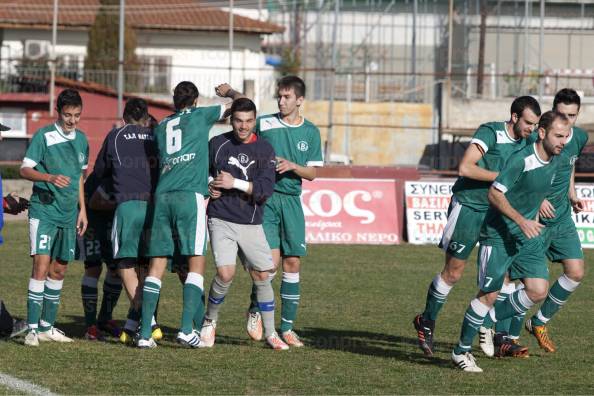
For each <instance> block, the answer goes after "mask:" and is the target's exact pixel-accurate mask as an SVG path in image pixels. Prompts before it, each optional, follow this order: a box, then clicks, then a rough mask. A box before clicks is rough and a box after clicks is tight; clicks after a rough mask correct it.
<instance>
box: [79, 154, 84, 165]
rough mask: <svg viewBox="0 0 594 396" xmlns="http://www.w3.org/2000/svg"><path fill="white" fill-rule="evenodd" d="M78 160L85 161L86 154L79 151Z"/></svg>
mask: <svg viewBox="0 0 594 396" xmlns="http://www.w3.org/2000/svg"><path fill="white" fill-rule="evenodd" d="M78 162H79V163H81V164H84V163H85V155H84V154H83V153H78Z"/></svg>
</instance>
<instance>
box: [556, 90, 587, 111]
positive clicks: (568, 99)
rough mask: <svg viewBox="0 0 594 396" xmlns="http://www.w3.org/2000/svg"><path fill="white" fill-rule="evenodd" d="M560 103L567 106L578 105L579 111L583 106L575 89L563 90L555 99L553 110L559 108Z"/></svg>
mask: <svg viewBox="0 0 594 396" xmlns="http://www.w3.org/2000/svg"><path fill="white" fill-rule="evenodd" d="M559 103H563V104H566V105H571V104H576V105H577V106H578V109H579V108H580V106H581V105H582V100H581V99H580V95H578V93H577V92H576V91H575V89H571V88H563V89H562V90H560V91H559V92H557V94H556V95H555V99H553V110H555V109H556V108H557V105H558V104H559Z"/></svg>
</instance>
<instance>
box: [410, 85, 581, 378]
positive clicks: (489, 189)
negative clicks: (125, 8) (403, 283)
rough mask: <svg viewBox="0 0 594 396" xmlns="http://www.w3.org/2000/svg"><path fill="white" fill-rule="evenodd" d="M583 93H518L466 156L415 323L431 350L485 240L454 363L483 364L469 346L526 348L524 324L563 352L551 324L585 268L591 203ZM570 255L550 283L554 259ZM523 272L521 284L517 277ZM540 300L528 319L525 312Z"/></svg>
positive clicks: (507, 350) (495, 350)
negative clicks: (585, 188)
mask: <svg viewBox="0 0 594 396" xmlns="http://www.w3.org/2000/svg"><path fill="white" fill-rule="evenodd" d="M580 104H581V101H580V97H579V95H578V94H577V93H576V91H574V90H573V89H567V88H565V89H562V90H560V91H559V92H558V93H557V94H556V95H555V98H554V100H553V109H552V110H551V111H547V112H545V113H543V114H542V115H541V110H540V106H539V104H538V102H537V101H536V100H535V99H533V98H532V97H530V96H522V97H519V98H516V99H515V100H514V101H513V103H512V105H511V111H510V113H511V117H510V119H509V121H506V122H491V123H487V124H483V125H481V126H480V127H479V128H478V130H477V131H476V132H475V134H474V136H473V138H472V140H471V142H470V145H469V147H468V149H467V150H466V152H465V154H464V157H463V158H462V160H461V163H460V166H459V172H458V174H459V177H458V179H457V181H456V183H455V184H454V186H453V189H452V192H453V195H452V200H451V204H450V207H449V209H448V221H447V224H446V226H445V228H444V232H443V237H442V239H441V242H440V247H441V248H442V249H443V250H444V252H445V256H446V259H445V265H444V268H443V270H442V272H441V273H439V274H437V275H436V276H435V278H434V279H433V281H432V282H431V284H430V286H429V290H428V292H427V300H426V305H425V310H424V312H423V313H421V314H419V315H417V316H416V317H415V318H414V320H413V324H414V327H415V329H416V331H417V338H418V342H419V346H420V347H421V349H422V350H423V352H424V353H425V355H427V356H432V355H433V337H434V331H435V322H436V320H437V317H438V314H439V312H440V310H441V308H442V306H443V305H444V304H445V302H446V299H447V296H448V294H449V293H450V291H451V289H452V287H453V286H454V285H455V284H456V282H457V281H458V280H459V279H460V277H461V276H462V272H463V270H464V267H465V264H466V261H467V259H468V257H469V255H470V252H471V251H472V249H473V248H474V246H475V245H476V244H477V243H479V245H480V247H479V252H478V288H479V292H478V294H477V295H476V297H475V298H474V299H473V300H472V301H471V302H470V305H469V306H468V308H467V310H466V312H465V313H464V318H463V320H462V329H461V334H460V339H459V341H458V343H457V344H456V346H455V347H454V350H453V351H452V361H453V362H454V364H455V366H456V367H457V368H459V369H462V370H464V371H467V372H482V371H483V370H482V369H481V368H480V367H479V366H478V364H477V362H476V360H475V358H474V356H473V355H472V353H471V348H472V343H473V340H474V339H475V337H476V336H477V335H478V336H479V345H480V347H481V349H482V351H483V352H484V353H485V355H487V356H497V357H505V356H510V357H527V356H528V348H526V347H525V346H522V345H521V343H520V341H519V337H520V332H521V329H522V327H525V328H526V330H527V331H528V333H530V334H532V335H533V336H534V337H535V338H536V340H537V341H538V344H539V346H540V347H541V348H542V349H544V350H545V351H547V352H555V350H556V346H555V344H554V343H553V341H552V340H551V337H550V336H549V332H548V329H547V327H546V325H547V323H548V322H549V320H551V319H552V318H553V316H554V315H555V314H556V313H557V312H558V311H559V309H560V308H561V307H562V306H563V305H564V304H565V303H566V302H567V300H568V299H569V297H570V296H571V294H572V293H573V292H574V291H575V290H576V288H577V287H578V286H579V284H580V282H581V280H582V278H583V277H584V255H583V252H582V249H581V243H580V239H579V237H578V233H577V230H576V227H575V224H574V222H573V219H572V209H573V211H574V212H576V213H577V212H579V211H581V210H583V208H584V207H583V203H582V201H580V199H579V198H578V197H577V195H576V191H575V187H574V174H575V167H574V165H575V162H576V160H577V158H578V156H579V155H580V153H581V151H582V149H583V148H584V146H585V145H586V142H587V140H588V134H587V133H586V132H585V131H584V130H582V129H580V128H578V127H576V126H575V123H576V119H577V116H578V113H579V110H580ZM547 258H548V259H549V260H550V261H552V262H559V263H561V264H562V265H563V275H561V276H560V277H559V279H557V280H556V281H555V283H554V284H553V285H552V286H551V287H550V288H549V282H548V278H549V273H548V267H547V263H546V260H547ZM517 280H519V281H520V282H519V283H518V284H516V283H515V281H517ZM537 304H540V307H539V309H538V311H537V312H536V313H535V314H534V315H533V316H532V317H531V318H529V319H526V320H524V319H525V315H526V312H527V311H528V310H530V308H532V307H533V306H535V305H537Z"/></svg>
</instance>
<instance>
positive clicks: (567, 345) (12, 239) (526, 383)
mask: <svg viewBox="0 0 594 396" xmlns="http://www.w3.org/2000/svg"><path fill="white" fill-rule="evenodd" d="M4 236H5V240H6V242H5V244H4V245H3V246H2V247H0V263H1V264H0V265H1V266H2V275H1V276H0V295H1V296H2V298H4V299H5V301H6V303H7V306H8V307H9V309H10V310H11V311H12V313H13V314H14V315H15V316H19V317H24V316H25V313H26V300H25V299H26V296H27V283H28V278H29V273H30V269H31V262H30V258H29V257H28V253H27V252H28V237H27V225H26V224H25V223H8V224H7V227H6V228H5V230H4ZM593 258H594V252H590V251H586V262H587V263H588V262H591V261H592V259H593ZM209 262H210V264H209V266H208V269H207V274H206V279H207V285H206V288H207V289H206V290H208V287H209V284H210V280H211V279H212V276H213V274H214V267H213V265H212V261H211V260H210V261H209ZM442 263H443V257H442V254H441V252H440V251H439V250H438V249H436V248H435V247H418V246H412V245H402V246H390V247H380V246H377V247H369V246H320V245H311V246H310V247H309V253H308V256H307V257H306V258H305V260H304V266H303V271H302V274H301V277H302V290H301V295H302V300H301V305H300V309H299V317H298V320H297V325H296V330H297V332H298V333H299V334H300V335H301V336H302V338H303V339H304V341H305V342H306V345H307V346H306V347H305V348H302V349H291V350H290V351H288V352H277V351H272V350H270V349H268V348H266V347H265V345H264V344H263V343H258V342H253V341H250V340H249V339H248V337H247V335H246V333H245V330H244V312H245V309H246V307H247V304H248V297H249V292H250V282H249V280H248V275H247V274H246V273H244V272H243V271H238V274H237V276H236V280H235V281H234V283H233V286H232V288H231V291H230V293H229V295H228V297H227V299H226V301H225V303H224V306H223V308H222V309H221V314H220V320H219V323H218V327H217V340H216V344H215V347H214V348H213V349H211V350H188V349H182V348H179V347H177V345H176V344H175V342H174V339H175V334H176V332H177V327H178V326H179V321H180V317H181V291H182V290H181V286H180V284H179V281H178V280H177V277H176V276H174V275H173V274H169V275H167V276H166V277H165V279H164V282H163V288H162V290H163V294H162V298H161V303H160V311H159V322H160V324H161V325H162V327H163V329H164V331H165V337H166V338H165V341H164V342H162V343H161V344H160V346H159V348H157V349H155V350H148V351H145V350H137V349H134V348H130V347H125V346H122V345H120V344H118V343H117V342H116V341H115V340H113V339H112V340H110V341H109V342H88V341H85V340H83V339H82V338H81V337H82V336H83V334H84V330H85V329H84V321H83V312H82V303H81V301H80V279H81V276H82V273H83V266H82V264H81V263H78V262H75V263H72V264H71V267H70V269H69V271H68V274H67V277H66V281H65V284H64V290H63V293H62V305H61V307H60V312H59V316H58V321H57V327H59V328H61V329H63V330H64V331H65V332H66V334H68V335H70V336H74V337H75V338H76V342H75V343H73V344H67V345H59V344H53V343H52V344H48V343H44V344H42V345H41V346H40V347H39V348H37V349H35V348H27V347H24V346H23V345H21V344H19V343H16V342H0V372H2V373H5V374H9V375H11V376H14V377H18V378H20V379H23V380H27V381H29V382H32V383H35V384H37V385H40V386H43V387H46V388H49V389H50V390H51V391H53V392H56V393H62V394H98V393H100V394H116V393H117V394H188V393H193V394H196V393H200V394H202V393H208V394H454V393H455V394H593V393H594V379H592V376H591V370H592V367H594V354H592V353H590V352H591V351H593V350H594V341H593V340H594V338H593V337H592V328H593V327H594V326H593V325H594V305H593V304H592V295H593V294H594V279H593V278H594V276H593V275H592V274H590V273H588V274H587V277H586V279H585V280H584V281H583V283H582V286H580V288H579V289H578V290H577V291H576V293H575V294H574V295H573V296H572V298H571V299H570V301H569V302H568V304H567V305H566V306H565V307H564V308H563V309H562V310H561V311H560V313H559V314H558V315H557V316H556V317H555V318H554V320H553V321H552V322H551V323H550V331H551V335H552V337H553V339H554V341H555V342H556V343H557V345H558V349H559V350H558V352H557V353H555V354H546V353H545V352H543V351H542V350H540V349H539V348H538V346H537V344H536V342H535V341H534V340H533V339H532V338H531V336H530V335H529V334H527V333H525V332H524V333H523V334H522V338H521V339H522V341H523V343H524V344H526V345H527V346H528V347H529V348H530V355H531V356H530V358H528V359H488V358H486V357H484V356H483V355H482V354H481V353H480V352H479V348H478V346H477V347H476V348H475V356H476V357H477V358H478V361H479V365H480V366H481V367H482V368H483V369H484V370H485V373H483V374H468V373H463V372H460V371H456V370H454V369H453V368H452V366H451V363H450V352H451V350H452V347H453V344H454V343H455V342H456V341H457V338H458V334H459V331H460V324H461V321H462V317H463V313H464V310H465V309H466V306H467V304H468V302H469V301H470V299H471V298H472V297H473V296H474V294H475V292H476V289H475V279H476V268H475V267H476V266H475V265H474V263H475V256H473V257H471V259H470V261H469V263H470V264H469V265H468V268H467V270H466V274H465V276H464V278H463V280H462V281H461V282H460V284H459V285H457V287H456V288H454V289H453V291H452V293H451V294H450V297H449V299H448V303H447V304H446V305H445V307H444V309H443V311H442V314H441V316H440V318H439V321H438V324H437V329H436V350H437V353H436V356H435V357H434V358H431V359H427V358H425V357H424V356H423V354H422V352H421V351H420V350H419V349H418V348H417V345H416V338H415V332H414V330H413V327H412V324H411V321H412V318H413V317H414V315H415V313H417V312H420V311H422V309H423V307H424V302H425V294H426V292H427V286H428V285H429V282H430V281H431V279H432V278H433V276H434V275H435V274H436V273H437V272H438V271H439V270H440V269H441V266H442ZM559 274H560V268H559V266H558V265H553V266H552V267H551V279H556V278H557V277H558V276H559ZM277 278H278V277H277ZM278 287H279V280H278V279H276V281H275V290H276V292H277V303H278V305H280V300H279V299H278ZM127 306H128V303H127V301H126V297H125V295H124V294H123V293H122V297H121V298H120V302H119V304H118V307H117V309H116V311H115V314H114V317H115V318H116V319H123V318H124V317H125V314H126V310H127ZM278 312H279V310H278V309H277V313H278ZM278 321H279V318H278V315H277V323H278ZM2 393H14V391H12V390H10V389H6V388H2V387H1V386H0V394H2Z"/></svg>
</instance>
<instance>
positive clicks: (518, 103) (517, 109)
mask: <svg viewBox="0 0 594 396" xmlns="http://www.w3.org/2000/svg"><path fill="white" fill-rule="evenodd" d="M526 108H529V109H530V110H532V112H533V113H534V114H536V115H537V116H540V105H539V104H538V102H537V101H536V99H534V98H533V97H532V96H520V97H518V98H516V99H514V101H513V102H512V104H511V114H517V115H518V117H521V116H522V113H523V112H524V109H526Z"/></svg>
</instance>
